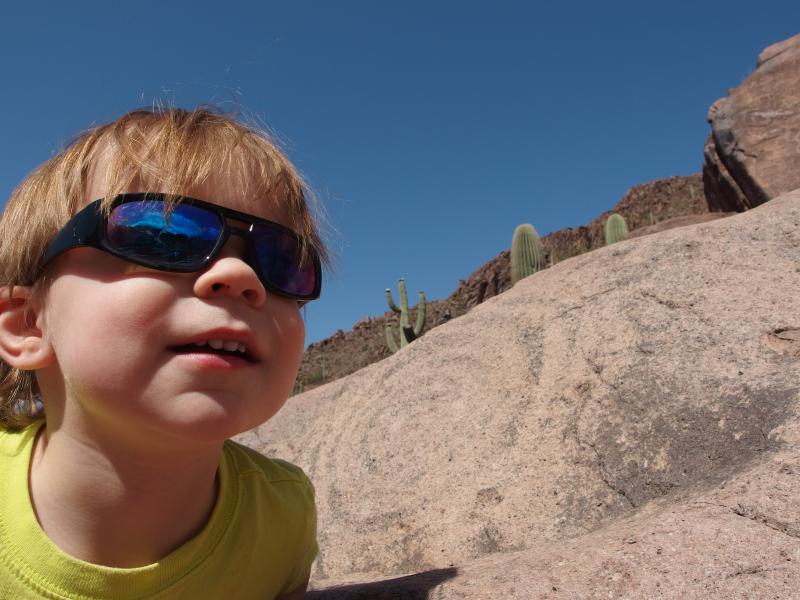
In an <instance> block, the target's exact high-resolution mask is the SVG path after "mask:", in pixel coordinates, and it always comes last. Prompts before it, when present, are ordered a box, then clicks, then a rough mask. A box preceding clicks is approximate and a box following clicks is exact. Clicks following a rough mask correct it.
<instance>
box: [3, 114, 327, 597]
mask: <svg viewBox="0 0 800 600" xmlns="http://www.w3.org/2000/svg"><path fill="white" fill-rule="evenodd" d="M326 259H327V255H326V253H325V250H324V247H323V245H322V243H321V241H320V237H319V235H318V232H317V229H316V227H315V225H314V223H313V222H312V219H311V217H310V214H309V209H308V207H307V205H306V202H305V199H304V194H303V186H302V182H301V180H300V178H299V177H298V175H297V173H296V171H295V170H294V168H293V167H292V165H291V164H290V163H289V162H288V160H287V159H286V157H285V156H283V155H282V154H281V153H280V152H279V151H278V150H277V149H276V148H275V146H274V145H273V144H272V143H271V142H270V141H269V140H268V139H267V137H266V136H265V135H263V134H262V133H260V132H259V131H257V130H255V129H252V128H248V127H246V126H244V125H242V124H241V123H239V122H237V121H236V120H234V119H233V118H231V117H229V116H226V115H224V114H220V113H219V112H217V111H213V110H208V109H198V110H194V111H191V112H189V111H184V110H179V109H153V110H140V111H134V112H131V113H129V114H126V115H124V116H123V117H121V118H120V119H118V120H117V121H115V122H113V123H110V124H107V125H103V126H101V127H97V128H95V129H93V130H90V131H88V132H87V133H85V134H83V135H81V136H80V137H78V138H77V140H75V141H74V142H73V143H72V144H71V145H70V146H69V147H68V148H67V149H66V150H64V151H63V152H61V153H60V154H58V155H56V156H55V157H53V158H52V159H50V160H48V161H47V162H46V163H44V164H43V165H42V166H40V167H39V168H38V169H37V170H36V171H35V172H34V173H33V174H31V175H30V176H29V177H28V178H27V179H26V180H25V181H23V182H22V184H21V185H20V186H19V187H18V188H17V189H16V190H15V191H14V193H13V195H12V197H11V199H10V200H9V202H8V205H7V207H6V209H5V212H4V214H3V217H2V221H0V359H2V362H0V425H2V426H3V427H2V429H0V597H2V598H15V599H16V598H42V597H46V598H81V599H95V598H98V599H99V598H114V599H124V598H222V599H225V600H234V599H236V600H239V599H246V598H259V599H262V598H275V597H280V598H302V597H303V595H304V593H305V589H306V585H307V583H308V577H309V573H310V569H311V563H312V561H313V560H314V558H315V556H316V552H317V546H316V513H315V509H314V495H313V488H312V486H311V483H310V482H309V480H308V479H307V478H306V476H305V475H304V473H303V472H302V471H301V470H300V469H299V468H297V467H295V466H293V465H291V464H289V463H286V462H283V461H279V460H270V459H267V458H265V457H263V456H261V455H260V454H258V453H256V452H254V451H252V450H250V449H248V448H245V447H243V446H241V445H239V444H236V443H234V442H232V441H230V440H229V439H228V438H229V437H231V436H233V435H236V434H238V433H241V432H243V431H246V430H248V429H251V428H253V427H256V426H258V425H260V424H261V423H264V422H265V421H267V420H268V419H269V418H270V417H272V416H273V415H274V414H275V413H276V412H277V411H278V410H279V409H280V408H281V406H282V405H283V403H284V402H285V401H286V399H287V397H288V395H289V393H290V391H291V388H292V385H293V383H294V379H295V376H296V374H297V370H298V367H299V364H300V358H301V354H302V352H303V337H304V327H303V321H302V318H301V314H300V307H301V306H302V305H303V304H304V303H305V302H307V301H309V300H313V299H314V298H316V297H317V296H318V295H319V290H320V277H321V276H320V260H322V261H323V262H324V261H326Z"/></svg>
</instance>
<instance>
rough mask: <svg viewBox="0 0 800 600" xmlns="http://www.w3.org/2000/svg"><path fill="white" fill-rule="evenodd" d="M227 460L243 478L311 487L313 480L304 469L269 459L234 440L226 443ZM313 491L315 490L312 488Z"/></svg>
mask: <svg viewBox="0 0 800 600" xmlns="http://www.w3.org/2000/svg"><path fill="white" fill-rule="evenodd" d="M223 452H224V455H225V459H226V460H228V461H229V462H230V465H231V466H232V467H233V469H234V470H235V472H236V473H237V475H238V476H239V477H240V478H241V477H248V476H250V477H255V478H263V480H264V481H265V482H268V483H282V482H285V483H296V484H298V485H300V486H308V487H312V486H311V480H309V478H308V476H307V475H306V474H305V473H304V472H303V469H301V468H300V467H298V466H297V465H293V464H292V463H290V462H287V461H285V460H281V459H279V458H268V457H266V456H264V455H263V454H261V453H260V452H256V451H255V450H253V449H252V448H248V447H247V446H244V445H242V444H240V443H238V442H234V441H233V440H228V441H226V442H225V447H224V450H223ZM312 489H313V488H312Z"/></svg>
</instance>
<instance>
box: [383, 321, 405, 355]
mask: <svg viewBox="0 0 800 600" xmlns="http://www.w3.org/2000/svg"><path fill="white" fill-rule="evenodd" d="M384 331H385V332H386V345H387V346H389V352H391V353H392V354H394V353H395V352H397V350H398V348H397V342H395V341H394V333H392V324H391V323H386V327H384ZM400 337H401V338H402V337H403V336H402V335H401V336H400Z"/></svg>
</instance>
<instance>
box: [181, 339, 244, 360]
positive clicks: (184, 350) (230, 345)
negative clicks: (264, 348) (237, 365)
mask: <svg viewBox="0 0 800 600" xmlns="http://www.w3.org/2000/svg"><path fill="white" fill-rule="evenodd" d="M170 350H172V351H173V352H175V353H177V354H217V355H221V356H235V357H236V358H241V359H243V360H246V361H247V362H250V363H255V362H257V360H256V357H255V356H253V355H252V353H251V352H250V351H249V350H248V349H247V347H246V346H245V345H244V344H242V343H241V342H236V341H233V340H225V341H223V340H208V341H203V342H195V343H193V344H184V345H183V346H173V347H172V348H170Z"/></svg>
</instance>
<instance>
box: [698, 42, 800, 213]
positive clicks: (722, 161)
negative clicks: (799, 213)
mask: <svg viewBox="0 0 800 600" xmlns="http://www.w3.org/2000/svg"><path fill="white" fill-rule="evenodd" d="M708 120H709V122H710V123H711V135H710V136H709V138H708V141H707V142H706V145H705V150H704V155H705V163H704V165H703V184H704V189H705V195H706V198H707V199H708V204H709V208H710V209H711V210H712V211H723V212H730V211H739V212H741V211H743V210H747V209H749V208H753V207H754V206H758V205H759V204H762V203H764V202H766V201H767V200H770V199H771V198H775V197H776V196H778V195H780V194H783V193H785V192H788V191H791V190H794V189H797V188H800V35H796V36H794V37H792V38H790V39H788V40H784V41H783V42H779V43H777V44H773V45H772V46H770V47H768V48H767V49H766V50H764V51H763V52H762V53H761V54H760V55H759V57H758V63H757V66H756V70H755V72H754V73H753V74H752V75H750V76H749V77H748V78H747V79H745V81H744V83H742V85H740V86H739V87H737V88H733V89H732V90H730V92H729V94H728V96H727V97H726V98H722V99H720V100H717V101H716V102H715V103H714V104H713V105H712V106H711V109H710V110H709V112H708Z"/></svg>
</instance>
